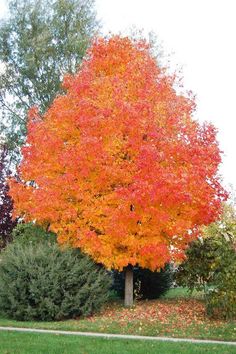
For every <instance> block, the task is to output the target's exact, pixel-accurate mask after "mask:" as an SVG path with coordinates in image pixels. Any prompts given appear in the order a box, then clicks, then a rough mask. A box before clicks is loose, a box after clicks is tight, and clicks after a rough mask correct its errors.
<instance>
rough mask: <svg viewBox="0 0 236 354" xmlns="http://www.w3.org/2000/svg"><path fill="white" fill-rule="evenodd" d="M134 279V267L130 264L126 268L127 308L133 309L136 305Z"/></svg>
mask: <svg viewBox="0 0 236 354" xmlns="http://www.w3.org/2000/svg"><path fill="white" fill-rule="evenodd" d="M133 278H134V276H133V266H132V265H130V264H129V265H128V267H126V268H125V307H132V306H133V304H134V296H133V288H134V284H133Z"/></svg>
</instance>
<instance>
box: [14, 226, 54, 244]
mask: <svg viewBox="0 0 236 354" xmlns="http://www.w3.org/2000/svg"><path fill="white" fill-rule="evenodd" d="M12 236H13V241H14V242H17V243H20V244H22V245H25V246H28V245H29V244H37V243H41V242H47V243H50V244H51V243H55V242H56V235H55V234H54V233H53V232H47V231H45V230H44V229H43V228H42V227H41V226H39V225H36V224H33V223H22V224H18V225H17V226H16V227H15V229H14V230H13V232H12Z"/></svg>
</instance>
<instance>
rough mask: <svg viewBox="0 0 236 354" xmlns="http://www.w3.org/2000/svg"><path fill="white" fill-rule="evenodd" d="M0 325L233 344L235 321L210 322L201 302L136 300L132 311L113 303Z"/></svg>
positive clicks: (188, 299) (235, 339)
mask: <svg viewBox="0 0 236 354" xmlns="http://www.w3.org/2000/svg"><path fill="white" fill-rule="evenodd" d="M170 294H171V293H170ZM0 326H7V327H8V326H9V327H25V328H42V329H56V330H70V331H84V332H99V333H118V334H134V335H146V336H167V337H176V338H196V339H213V340H225V341H236V321H223V320H212V319H209V318H207V317H206V316H205V311H204V304H203V302H202V301H201V300H199V299H196V298H184V297H182V298H181V297H179V298H177V299H174V298H164V299H159V300H153V301H139V302H137V304H136V305H135V307H134V308H132V309H126V308H124V307H123V304H122V302H113V303H110V304H108V305H107V306H106V307H105V308H104V309H103V310H102V311H101V312H100V313H99V314H96V315H94V316H91V317H89V318H79V319H76V320H67V321H55V322H36V321H35V322H30V321H29V322H22V321H14V320H9V319H7V318H4V317H1V318H0Z"/></svg>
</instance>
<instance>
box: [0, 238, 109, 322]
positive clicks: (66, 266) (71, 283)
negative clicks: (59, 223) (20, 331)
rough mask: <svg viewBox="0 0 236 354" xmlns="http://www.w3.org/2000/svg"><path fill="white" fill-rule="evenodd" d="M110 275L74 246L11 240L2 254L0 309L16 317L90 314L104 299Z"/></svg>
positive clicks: (39, 317) (48, 318) (54, 317)
mask: <svg viewBox="0 0 236 354" xmlns="http://www.w3.org/2000/svg"><path fill="white" fill-rule="evenodd" d="M109 288H110V276H109V275H108V274H107V272H106V271H105V270H104V269H103V268H101V267H100V266H98V265H95V264H94V263H93V262H92V261H91V260H90V258H88V257H87V256H85V255H82V254H81V253H80V252H79V251H78V250H72V249H66V250H61V249H60V248H59V246H58V245H57V244H56V243H55V244H48V243H39V244H37V243H31V244H30V243H29V244H28V245H23V244H21V243H17V242H16V243H14V242H13V243H12V244H10V245H9V246H8V247H7V248H6V250H5V251H4V252H3V253H2V255H1V262H0V311H1V312H3V313H4V314H6V315H7V316H8V317H10V318H13V319H16V320H44V321H48V320H60V319H64V318H74V317H78V316H86V315H90V314H92V313H93V312H95V311H97V310H98V309H99V308H100V307H101V306H102V304H103V303H104V302H105V301H106V300H107V298H108V294H109Z"/></svg>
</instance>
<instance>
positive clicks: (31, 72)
mask: <svg viewBox="0 0 236 354" xmlns="http://www.w3.org/2000/svg"><path fill="white" fill-rule="evenodd" d="M97 27H98V26H97V22H96V20H95V12H94V0H86V1H84V0H54V1H51V0H9V16H8V18H7V19H2V20H1V23H0V61H1V63H2V66H3V70H2V71H1V72H0V105H1V114H2V121H1V128H0V130H1V132H2V133H4V135H5V136H7V140H8V149H10V150H11V151H13V152H14V154H13V156H14V157H16V156H17V154H18V151H19V146H20V145H21V144H22V142H24V138H25V135H26V120H27V119H26V117H27V111H28V109H29V108H30V107H32V106H34V105H37V107H38V108H39V110H40V112H41V113H42V112H44V111H45V110H46V108H47V107H48V106H49V105H50V104H51V103H52V101H53V99H54V98H55V96H56V95H57V94H58V93H59V92H62V90H61V86H60V85H61V81H62V78H63V75H64V73H65V72H70V73H74V72H75V71H76V69H77V67H78V65H79V63H80V62H81V60H82V58H83V56H84V54H85V51H86V48H87V46H88V44H89V43H90V39H91V37H92V36H93V35H94V33H95V31H96V29H97Z"/></svg>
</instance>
